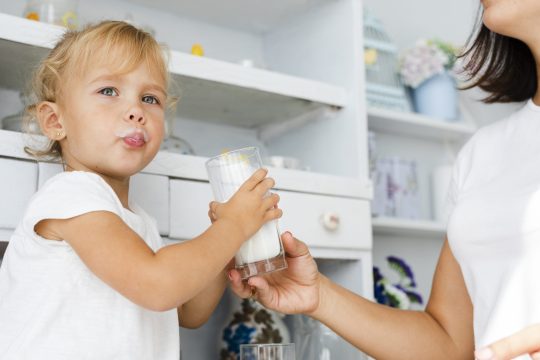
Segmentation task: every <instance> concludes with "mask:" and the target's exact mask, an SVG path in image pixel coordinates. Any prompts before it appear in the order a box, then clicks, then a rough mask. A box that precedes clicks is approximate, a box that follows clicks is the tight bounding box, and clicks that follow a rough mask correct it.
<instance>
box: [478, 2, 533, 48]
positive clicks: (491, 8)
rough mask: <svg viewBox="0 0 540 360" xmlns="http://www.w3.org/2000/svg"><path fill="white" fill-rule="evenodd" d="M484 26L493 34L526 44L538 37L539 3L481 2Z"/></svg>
mask: <svg viewBox="0 0 540 360" xmlns="http://www.w3.org/2000/svg"><path fill="white" fill-rule="evenodd" d="M481 2H482V5H483V7H484V16H483V22H484V24H485V25H486V26H487V27H488V28H489V29H490V30H491V31H493V32H496V33H498V34H501V35H505V36H509V37H512V38H516V39H519V40H522V41H523V42H525V43H527V44H529V45H530V44H531V43H532V42H538V41H539V39H540V37H539V35H538V32H539V31H540V1H538V0H481Z"/></svg>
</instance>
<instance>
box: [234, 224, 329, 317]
mask: <svg viewBox="0 0 540 360" xmlns="http://www.w3.org/2000/svg"><path fill="white" fill-rule="evenodd" d="M281 240H282V242H283V247H284V249H285V254H286V259H287V264H288V268H287V269H284V270H280V271H276V272H273V273H269V274H266V275H263V276H255V277H252V278H249V279H248V281H247V282H242V280H241V278H240V273H239V272H238V271H236V270H234V269H232V270H230V271H229V279H230V280H231V289H232V290H233V291H234V292H235V293H236V295H238V296H240V297H242V298H248V297H253V298H255V299H256V300H257V301H258V302H260V303H261V304H262V305H263V306H265V307H267V308H269V309H272V310H276V311H279V312H282V313H286V314H298V313H306V314H309V313H311V312H313V311H315V310H316V309H317V307H318V305H319V289H320V280H321V275H320V273H319V271H318V270H317V264H316V263H315V260H313V257H312V256H311V254H310V253H309V250H308V248H307V246H306V244H304V243H303V242H301V241H299V240H297V239H295V238H294V237H293V236H292V234H291V233H289V232H286V233H284V234H283V235H282V236H281Z"/></svg>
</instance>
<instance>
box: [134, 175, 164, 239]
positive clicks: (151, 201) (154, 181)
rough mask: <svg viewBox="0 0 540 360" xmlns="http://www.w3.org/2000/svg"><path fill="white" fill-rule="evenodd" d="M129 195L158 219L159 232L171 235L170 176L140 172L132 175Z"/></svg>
mask: <svg viewBox="0 0 540 360" xmlns="http://www.w3.org/2000/svg"><path fill="white" fill-rule="evenodd" d="M129 196H130V197H131V198H132V199H133V200H134V201H135V202H136V203H137V204H139V205H140V206H141V207H142V208H143V209H144V210H145V211H146V212H147V213H148V214H150V215H151V216H152V217H153V218H154V219H156V221H157V225H158V229H159V233H160V234H161V235H169V178H168V177H167V176H162V175H153V174H144V173H139V174H137V175H134V176H132V177H131V180H130V183H129Z"/></svg>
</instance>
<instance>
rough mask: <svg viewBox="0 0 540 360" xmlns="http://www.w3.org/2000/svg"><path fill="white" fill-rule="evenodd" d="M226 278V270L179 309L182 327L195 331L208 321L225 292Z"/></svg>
mask: <svg viewBox="0 0 540 360" xmlns="http://www.w3.org/2000/svg"><path fill="white" fill-rule="evenodd" d="M226 277H227V272H226V270H224V271H222V272H221V273H220V274H218V276H217V277H216V278H215V279H214V281H213V282H212V283H211V284H210V285H209V286H208V287H207V288H205V289H204V290H203V291H202V292H200V293H199V294H198V295H196V296H195V297H194V298H192V299H191V300H189V301H188V302H186V303H185V304H183V305H181V306H180V307H179V308H178V322H179V323H180V326H182V327H185V328H189V329H195V328H198V327H199V326H202V325H203V324H204V323H206V321H208V318H209V317H210V315H212V312H213V311H214V309H215V308H216V306H217V304H218V303H219V300H220V299H221V297H222V295H223V292H224V291H225V287H226V286H227V280H226Z"/></svg>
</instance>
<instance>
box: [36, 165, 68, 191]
mask: <svg viewBox="0 0 540 360" xmlns="http://www.w3.org/2000/svg"><path fill="white" fill-rule="evenodd" d="M62 171H63V168H62V165H61V164H55V163H47V162H38V189H39V188H41V187H42V186H43V184H45V182H46V181H47V180H49V179H50V178H52V177H53V176H54V175H56V174H59V173H61V172H62Z"/></svg>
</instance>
